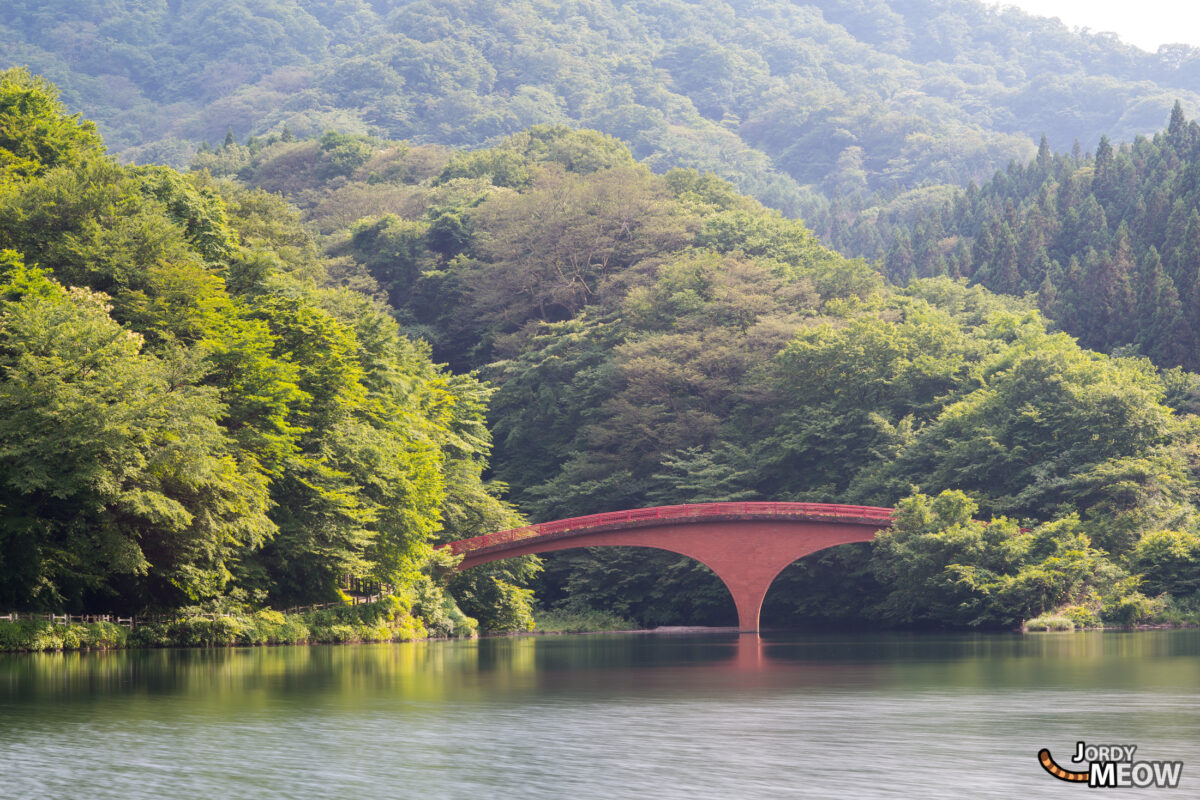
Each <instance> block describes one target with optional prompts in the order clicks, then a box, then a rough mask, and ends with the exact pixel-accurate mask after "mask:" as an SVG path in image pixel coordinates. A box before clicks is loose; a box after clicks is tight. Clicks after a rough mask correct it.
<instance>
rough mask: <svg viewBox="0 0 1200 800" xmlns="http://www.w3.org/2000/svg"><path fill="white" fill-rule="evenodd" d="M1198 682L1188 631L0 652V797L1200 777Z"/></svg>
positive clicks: (1015, 787)
mask: <svg viewBox="0 0 1200 800" xmlns="http://www.w3.org/2000/svg"><path fill="white" fill-rule="evenodd" d="M1198 691H1200V631H1197V630H1180V631H1142V632H1130V633H1118V632H1113V633H1100V632H1096V633H1074V634H1037V635H1029V636H1019V635H1015V634H1014V635H1008V634H997V635H962V634H946V635H927V634H911V635H906V634H878V633H852V634H844V635H834V634H820V635H811V634H803V635H801V634H776V635H766V636H764V637H761V638H760V637H758V636H737V635H734V634H687V635H683V634H670V635H668V634H641V635H639V634H604V635H587V636H540V637H516V638H497V639H481V640H475V641H438V642H415V643H407V644H393V645H361V646H324V647H323V646H318V647H278V648H247V649H230V650H154V651H127V652H113V653H70V654H40V655H2V654H0V796H3V797H5V798H39V799H40V798H120V800H130V799H131V798H171V799H172V800H185V799H190V798H197V799H200V798H203V800H216V799H217V798H254V799H255V800H267V798H306V799H307V798H334V797H338V798H389V799H390V798H414V799H421V800H427V799H432V798H478V800H491V799H492V798H597V800H599V798H604V799H605V800H611V798H624V797H630V798H635V797H636V798H640V797H646V798H731V799H734V800H743V799H744V800H748V799H750V798H776V797H806V798H809V797H815V798H884V797H888V798H896V797H905V798H909V797H917V798H921V799H922V800H927V799H928V798H964V797H969V798H973V799H974V798H1005V799H1006V800H1009V799H1011V798H1022V799H1023V800H1024V799H1026V798H1051V797H1054V798H1059V797H1064V796H1068V795H1070V793H1072V792H1073V793H1076V795H1079V794H1080V793H1082V795H1083V796H1086V795H1087V794H1088V793H1089V790H1088V789H1086V788H1084V787H1082V786H1071V785H1068V784H1065V783H1063V782H1061V781H1059V780H1056V779H1055V778H1053V777H1051V776H1050V775H1048V774H1047V773H1045V772H1044V771H1043V770H1042V768H1041V766H1040V765H1039V764H1038V762H1037V752H1038V750H1039V749H1041V748H1043V747H1047V748H1049V749H1050V751H1051V752H1052V753H1053V754H1054V757H1055V759H1056V760H1057V761H1058V763H1059V764H1061V765H1062V766H1063V767H1065V768H1067V769H1086V767H1085V766H1080V765H1073V764H1071V763H1070V758H1071V755H1072V754H1073V753H1074V752H1075V747H1076V742H1078V741H1086V742H1088V743H1089V744H1092V743H1095V744H1136V745H1137V746H1138V748H1139V749H1138V751H1137V756H1136V758H1137V759H1138V760H1141V759H1147V760H1183V761H1184V767H1183V778H1182V781H1181V784H1180V788H1179V789H1178V790H1176V791H1174V792H1171V793H1170V796H1177V797H1181V798H1182V797H1200V702H1198ZM1161 794H1162V791H1161V790H1154V789H1144V790H1136V789H1128V790H1108V791H1106V792H1105V793H1104V795H1103V796H1105V797H1110V798H1120V797H1129V798H1146V797H1153V796H1158V795H1161Z"/></svg>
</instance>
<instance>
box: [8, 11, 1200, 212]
mask: <svg viewBox="0 0 1200 800" xmlns="http://www.w3.org/2000/svg"><path fill="white" fill-rule="evenodd" d="M0 62H2V63H0V66H6V65H27V66H29V67H31V68H32V69H33V70H34V71H35V72H38V73H42V74H45V75H47V76H49V77H50V78H51V79H52V80H54V81H55V82H56V83H58V85H59V86H60V87H61V88H62V90H63V92H64V96H65V99H66V101H67V103H68V104H69V106H71V107H72V108H74V109H77V110H81V111H84V112H85V113H86V115H87V116H88V117H89V118H91V119H95V120H97V122H98V123H99V126H100V129H101V131H102V132H103V134H104V135H105V137H106V139H107V141H108V142H109V145H110V146H111V147H113V148H114V149H116V150H117V151H120V152H123V153H124V154H125V156H126V157H127V158H133V159H136V160H137V161H138V162H140V163H169V164H174V165H177V166H178V165H183V164H186V163H187V161H188V159H189V158H190V155H191V154H192V153H193V152H194V151H195V148H196V147H197V146H198V145H199V144H200V142H201V141H205V140H207V141H209V142H212V143H218V142H221V141H223V139H224V137H225V135H226V132H227V131H231V132H232V134H233V137H234V138H235V139H236V140H237V141H243V140H245V138H246V137H247V136H248V135H251V134H253V135H258V136H261V135H265V134H268V133H270V132H275V133H282V132H283V130H284V129H285V128H287V129H288V130H289V131H290V132H291V133H293V134H294V135H297V136H301V137H305V138H308V137H313V136H319V135H321V134H323V133H325V132H326V131H328V130H334V131H337V132H340V133H343V134H370V135H374V136H377V137H380V138H385V139H399V138H402V139H406V140H409V141H412V142H417V143H432V144H442V145H448V146H454V147H477V146H480V145H484V144H488V143H494V142H496V141H498V140H499V139H500V138H502V137H504V136H508V135H511V134H514V133H517V132H519V131H521V130H524V129H526V128H528V127H529V126H531V125H534V124H541V123H552V124H557V123H565V124H569V125H572V126H584V127H588V128H594V129H598V130H600V131H602V132H605V133H608V134H611V135H614V136H617V137H619V138H620V139H622V140H623V141H625V142H627V143H628V144H629V145H630V146H631V148H632V150H633V153H634V155H635V157H636V158H638V159H639V160H644V161H645V162H646V163H648V164H649V165H650V166H651V167H652V168H653V169H655V170H656V171H658V172H663V171H665V170H667V169H669V168H671V167H674V166H686V167H694V168H699V169H701V170H707V171H712V172H714V173H716V174H718V175H722V176H725V177H727V178H729V179H731V180H733V181H734V182H735V184H736V185H737V186H738V187H739V189H741V190H742V191H743V192H746V193H749V194H752V195H754V196H756V197H758V198H759V199H761V200H763V201H764V202H766V203H767V204H768V205H771V206H774V207H776V208H780V209H782V210H784V212H785V213H787V214H789V215H792V216H796V215H800V216H803V217H804V218H805V219H806V220H808V222H809V224H810V226H812V227H814V228H815V229H816V230H817V231H818V232H819V233H820V234H821V235H822V236H832V235H834V233H836V230H835V229H836V226H837V225H838V224H839V219H840V216H841V215H842V214H844V213H845V211H846V209H854V208H857V207H858V206H859V205H860V204H862V203H863V202H864V198H865V197H866V196H869V195H872V194H873V193H875V192H877V191H884V192H887V193H894V192H896V191H899V190H902V189H906V188H912V187H917V186H922V185H925V184H929V183H935V184H936V183H950V184H957V185H965V184H966V182H967V181H968V180H970V179H972V178H974V179H977V180H983V179H986V178H988V177H990V176H991V174H992V173H993V171H994V170H995V169H997V168H1002V167H1004V166H1005V165H1006V164H1007V163H1008V162H1009V160H1011V159H1014V158H1015V159H1019V160H1025V159H1026V158H1028V157H1032V155H1033V153H1034V151H1035V143H1036V141H1037V138H1038V137H1039V136H1040V135H1041V134H1043V133H1044V134H1046V135H1047V136H1048V137H1049V141H1050V144H1051V146H1052V147H1054V148H1056V149H1060V150H1066V149H1068V148H1070V146H1071V144H1072V142H1073V141H1074V140H1076V139H1078V140H1080V141H1083V142H1094V141H1096V140H1097V139H1098V138H1099V137H1100V135H1101V134H1107V135H1108V136H1109V137H1110V138H1111V140H1112V141H1116V142H1119V141H1128V140H1131V139H1132V138H1133V137H1134V136H1135V135H1136V134H1139V133H1148V132H1150V131H1152V130H1154V129H1155V128H1157V127H1158V126H1159V125H1161V122H1162V120H1163V119H1165V117H1166V114H1167V112H1168V111H1169V109H1170V107H1171V103H1172V102H1173V101H1174V100H1175V99H1177V98H1179V99H1182V100H1183V102H1184V106H1185V109H1186V110H1187V111H1188V112H1189V113H1197V112H1200V95H1197V93H1196V91H1195V86H1196V79H1197V76H1198V75H1200V52H1197V51H1196V50H1193V49H1190V48H1187V47H1169V48H1164V49H1162V50H1160V51H1159V52H1158V53H1155V54H1149V53H1145V52H1142V51H1140V50H1137V49H1135V48H1132V47H1129V46H1126V45H1124V44H1122V43H1120V42H1119V41H1117V40H1115V39H1114V38H1113V37H1111V36H1109V35H1103V34H1099V35H1098V34H1079V33H1073V32H1070V31H1068V30H1067V29H1066V28H1065V27H1063V26H1062V25H1061V24H1059V23H1057V22H1055V21H1051V20H1045V19H1039V18H1033V17H1029V16H1026V15H1024V14H1022V13H1020V12H1018V11H1016V10H1014V9H1005V10H998V9H997V8H995V7H992V6H990V5H986V4H983V3H979V2H974V0H924V1H923V2H913V1H912V0H856V2H845V0H836V2H835V1H834V0H811V2H793V1H791V0H760V1H758V2H753V3H750V2H740V1H739V2H732V1H726V2H721V1H720V0H692V1H691V2H682V1H681V0H630V1H629V2H622V1H621V0H573V1H572V2H559V1H558V0H554V1H553V2H551V0H519V1H518V2H506V3H495V2H484V0H412V1H406V0H370V1H368V0H336V2H328V1H322V2H316V0H255V1H254V2H245V1H244V0H203V2H189V3H174V2H165V1H164V0H149V1H148V0H137V1H136V2H135V0H108V1H107V2H103V3H91V4H80V3H73V2H62V1H61V0H59V1H57V2H46V1H45V0H11V1H10V2H8V3H6V4H5V14H4V15H3V18H0ZM830 199H832V200H833V206H832V207H831V206H830V205H829V202H830Z"/></svg>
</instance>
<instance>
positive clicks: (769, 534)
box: [445, 503, 892, 633]
mask: <svg viewBox="0 0 1200 800" xmlns="http://www.w3.org/2000/svg"><path fill="white" fill-rule="evenodd" d="M891 520H892V509H890V508H878V507H875V506H849V505H837V504H830V503H701V504H690V505H682V506H658V507H654V508H639V509H632V510H629V511H613V512H608V513H605V514H592V515H590V516H586V517H573V518H571V519H564V520H556V521H554V522H543V523H540V524H538V525H530V526H528V527H525V528H514V529H512V530H507V531H499V532H497V533H489V534H487V535H485V536H477V537H475V538H473V539H461V540H459V541H457V542H451V543H450V544H448V545H445V546H446V547H448V548H450V550H451V552H453V553H455V554H456V555H461V556H462V557H463V558H462V561H461V562H460V563H459V565H458V568H459V569H470V568H471V567H474V566H477V565H479V564H486V563H488V562H490V561H498V560H500V559H504V558H512V557H514V556H521V555H529V554H535V553H549V552H553V551H555V550H567V549H571V548H576V547H605V546H609V547H611V546H627V547H652V548H656V549H659V550H667V551H670V552H672V553H678V554H679V555H683V556H687V557H688V558H693V559H695V560H696V561H699V562H700V563H701V564H704V565H705V566H706V567H708V568H709V569H711V570H712V571H713V573H715V574H716V576H717V577H718V578H720V580H721V582H722V583H724V584H725V588H726V589H728V590H729V593H730V595H732V597H733V602H734V605H735V606H736V607H737V614H738V629H739V630H740V631H742V632H745V633H755V632H757V631H758V629H759V614H760V612H761V610H762V602H763V598H764V597H765V596H766V593H767V590H768V589H769V588H770V586H771V583H772V582H773V581H774V580H775V578H776V577H777V576H778V575H779V573H780V572H782V571H783V569H784V568H785V567H787V566H788V565H789V564H791V563H792V562H794V561H796V560H798V559H800V558H803V557H804V556H806V555H809V554H810V553H815V552H817V551H818V550H824V549H825V548H827V547H834V546H836V545H839V544H848V543H850V542H868V541H871V540H872V539H874V538H875V535H876V534H877V533H878V532H879V531H880V530H881V529H883V528H886V527H888V526H889V525H891Z"/></svg>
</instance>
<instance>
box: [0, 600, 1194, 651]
mask: <svg viewBox="0 0 1200 800" xmlns="http://www.w3.org/2000/svg"><path fill="white" fill-rule="evenodd" d="M1189 611H1191V610H1189ZM1189 611H1182V610H1180V609H1175V612H1176V613H1174V614H1171V613H1166V614H1162V613H1160V615H1159V616H1158V618H1156V619H1153V620H1146V621H1144V622H1143V623H1142V624H1137V625H1121V624H1117V625H1113V624H1112V623H1111V621H1110V623H1109V625H1107V626H1106V625H1105V624H1104V623H1103V622H1101V621H1100V620H1099V619H1098V618H1095V617H1093V616H1090V615H1087V616H1084V615H1082V614H1081V613H1079V610H1078V609H1074V608H1069V609H1064V610H1062V611H1060V612H1058V613H1054V614H1043V615H1042V616H1040V617H1035V618H1034V619H1030V620H1028V621H1027V622H1026V623H1025V624H1024V625H1023V626H1022V630H1023V631H1025V632H1054V631H1077V630H1098V629H1104V628H1105V627H1108V628H1110V629H1118V630H1128V629H1130V628H1142V627H1151V628H1157V627H1196V626H1200V614H1197V613H1195V612H1194V611H1191V613H1189ZM1071 612H1075V613H1071ZM1147 623H1148V624H1147ZM638 629H639V626H638V624H637V623H636V622H634V621H633V620H630V619H626V618H624V617H620V616H618V615H616V614H612V613H609V612H605V611H599V610H596V609H583V610H563V609H552V610H541V611H539V612H538V613H537V627H536V628H535V629H534V630H533V631H530V633H585V632H602V631H633V630H638ZM478 632H479V631H478V625H477V623H476V622H475V620H473V619H472V618H470V617H468V616H466V615H465V614H463V613H462V612H461V611H460V610H459V609H458V607H457V606H455V605H454V604H453V603H447V604H445V605H444V606H441V607H437V608H433V609H429V608H420V609H414V608H413V607H412V606H410V605H407V604H405V603H404V602H403V601H402V600H401V599H400V598H398V597H384V598H383V599H382V600H380V601H378V602H374V603H364V604H360V605H345V606H334V607H332V608H325V609H320V610H315V611H306V612H301V613H291V614H289V613H284V612H282V611H272V610H260V611H253V612H251V611H246V612H241V613H228V614H224V615H219V616H214V615H213V614H212V613H211V612H206V611H203V610H202V609H199V608H191V609H183V610H182V611H181V612H180V614H179V616H178V617H177V618H175V619H172V620H170V621H167V622H154V623H144V624H139V625H136V626H134V627H133V628H132V629H130V628H126V627H124V626H122V625H118V624H116V623H113V622H89V623H70V624H66V625H63V624H60V623H55V622H50V621H48V620H21V621H18V622H6V621H3V620H0V652H47V651H60V650H119V649H124V648H153V647H247V646H254V645H287V644H356V643H368V642H408V641H414V640H417V639H429V638H463V637H471V636H475V635H476V634H477V633H478Z"/></svg>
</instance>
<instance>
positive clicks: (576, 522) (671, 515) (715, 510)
mask: <svg viewBox="0 0 1200 800" xmlns="http://www.w3.org/2000/svg"><path fill="white" fill-rule="evenodd" d="M892 513H893V510H892V509H890V508H879V507H877V506H849V505H841V504H838V503H773V502H762V503H753V502H745V503H692V504H688V505H682V506H655V507H653V508H635V509H630V510H628V511H608V512H605V513H603V514H589V515H588V516H586V517H571V518H569V519H559V520H554V521H553V522H541V523H538V524H536V525H527V526H525V527H523V528H512V529H510V530H506V531H497V532H496V533H488V534H485V535H483V536H476V537H474V538H471V539H459V540H458V541H456V542H450V544H449V545H448V547H449V548H450V551H451V552H452V553H454V554H455V555H462V554H464V553H470V552H474V551H477V550H484V549H489V548H492V547H496V546H498V545H504V544H511V543H513V542H518V541H525V540H528V539H535V538H539V537H551V536H554V537H557V536H560V535H562V534H564V533H567V532H583V531H588V530H594V529H597V528H607V527H612V526H614V525H624V524H646V525H653V524H654V523H656V522H658V521H663V520H676V521H680V522H686V521H689V520H701V519H714V518H727V519H728V518H742V519H745V518H754V519H760V518H773V517H782V518H787V519H796V520H819V521H825V522H851V523H860V524H862V523H866V524H870V525H878V526H879V527H880V528H886V527H888V526H889V525H890V524H891V522H892Z"/></svg>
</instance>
